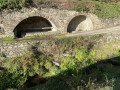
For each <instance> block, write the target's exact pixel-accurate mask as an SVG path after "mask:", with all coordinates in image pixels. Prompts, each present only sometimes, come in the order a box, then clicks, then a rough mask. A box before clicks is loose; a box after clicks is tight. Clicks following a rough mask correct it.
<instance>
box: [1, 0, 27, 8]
mask: <svg viewBox="0 0 120 90" xmlns="http://www.w3.org/2000/svg"><path fill="white" fill-rule="evenodd" d="M26 1H27V0H0V9H1V8H10V9H13V8H22V7H23V6H24V4H25V3H26Z"/></svg>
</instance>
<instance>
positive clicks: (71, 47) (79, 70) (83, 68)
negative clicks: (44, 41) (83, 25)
mask: <svg viewBox="0 0 120 90" xmlns="http://www.w3.org/2000/svg"><path fill="white" fill-rule="evenodd" d="M50 42H51V44H50V45H53V46H55V45H56V46H57V47H56V48H58V50H59V51H60V53H62V54H65V53H66V52H69V53H70V54H71V53H73V52H74V53H75V55H72V56H64V57H61V58H59V63H60V66H56V65H55V64H54V63H53V61H54V58H53V55H54V54H53V53H49V54H48V53H46V52H43V51H36V52H34V49H33V47H29V48H28V49H27V51H26V53H24V54H23V56H21V57H17V58H7V59H6V60H4V61H3V62H2V64H1V67H0V70H1V72H0V89H1V90H5V89H10V88H13V89H22V90H23V89H28V90H36V89H38V90H46V89H47V90H61V89H62V90H72V89H87V90H94V89H98V88H100V90H106V88H107V89H108V90H109V89H115V90H118V88H119V83H120V77H119V74H120V68H119V67H120V66H119V63H116V60H117V62H119V56H120V47H119V46H120V42H119V41H118V42H112V43H106V44H103V45H100V46H99V47H93V44H95V43H94V42H92V41H91V42H90V41H89V42H88V41H87V40H86V39H84V38H73V39H71V38H61V39H59V40H56V39H55V41H50ZM81 42H82V43H81ZM56 50H57V49H56ZM28 53H29V54H28ZM111 60H112V61H111ZM113 60H115V62H114V61H113ZM2 66H6V68H5V69H4V70H2ZM113 72H114V73H113Z"/></svg>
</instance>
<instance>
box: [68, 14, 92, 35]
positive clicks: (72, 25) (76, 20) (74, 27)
mask: <svg viewBox="0 0 120 90" xmlns="http://www.w3.org/2000/svg"><path fill="white" fill-rule="evenodd" d="M89 30H93V23H92V21H91V19H90V18H88V17H87V16H86V15H77V16H75V17H73V18H72V19H70V20H69V23H68V24H67V32H68V33H72V32H76V31H89Z"/></svg>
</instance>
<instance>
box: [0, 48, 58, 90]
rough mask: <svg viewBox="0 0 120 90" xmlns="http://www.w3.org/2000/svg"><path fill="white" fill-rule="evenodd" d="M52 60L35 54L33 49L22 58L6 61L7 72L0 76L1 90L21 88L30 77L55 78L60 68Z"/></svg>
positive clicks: (48, 56) (42, 54) (45, 55)
mask: <svg viewBox="0 0 120 90" xmlns="http://www.w3.org/2000/svg"><path fill="white" fill-rule="evenodd" d="M28 53H29V54H28ZM52 59H53V58H52V56H51V55H47V54H45V53H41V52H37V53H34V50H33V49H32V47H31V48H29V49H28V51H27V52H26V53H25V54H24V55H23V56H21V57H16V58H11V59H9V58H8V59H6V61H5V66H7V68H6V71H5V72H4V73H3V74H0V87H1V90H3V89H6V88H12V87H14V88H16V87H19V86H21V85H23V84H24V83H25V82H26V81H27V80H28V77H33V76H35V75H39V77H41V78H45V77H50V76H51V75H52V76H53V75H54V74H56V72H57V71H58V70H57V69H58V68H57V67H56V66H55V65H53V64H52V62H51V60H52ZM6 80H7V82H6Z"/></svg>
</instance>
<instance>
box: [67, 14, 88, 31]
mask: <svg viewBox="0 0 120 90" xmlns="http://www.w3.org/2000/svg"><path fill="white" fill-rule="evenodd" d="M84 20H86V16H84V15H80V16H77V17H75V18H73V19H72V20H71V21H70V23H69V25H68V28H67V32H69V33H72V32H73V31H76V29H77V27H78V26H79V25H80V23H81V22H83V21H84Z"/></svg>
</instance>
